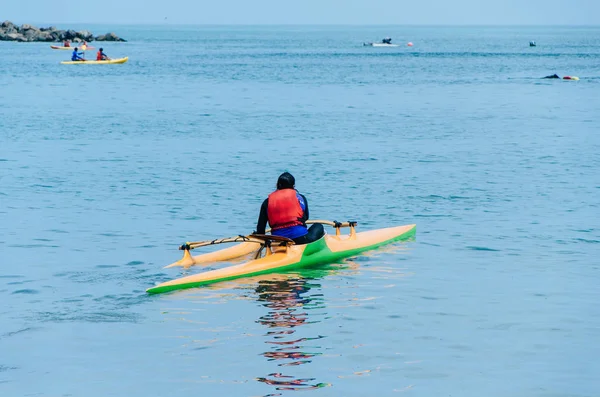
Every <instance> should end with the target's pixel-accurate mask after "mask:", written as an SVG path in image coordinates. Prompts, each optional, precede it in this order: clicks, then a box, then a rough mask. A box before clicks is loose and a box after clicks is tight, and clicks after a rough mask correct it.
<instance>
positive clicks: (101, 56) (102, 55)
mask: <svg viewBox="0 0 600 397" xmlns="http://www.w3.org/2000/svg"><path fill="white" fill-rule="evenodd" d="M109 59H110V58H109V57H108V55H106V54H105V53H104V50H103V49H102V48H100V50H98V53H97V54H96V61H108V60H109Z"/></svg>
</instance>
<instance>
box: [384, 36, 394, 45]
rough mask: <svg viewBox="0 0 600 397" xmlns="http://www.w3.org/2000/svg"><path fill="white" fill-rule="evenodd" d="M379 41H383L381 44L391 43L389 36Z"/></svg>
mask: <svg viewBox="0 0 600 397" xmlns="http://www.w3.org/2000/svg"><path fill="white" fill-rule="evenodd" d="M381 43H383V44H392V38H391V37H386V38H385V39H383V40H381Z"/></svg>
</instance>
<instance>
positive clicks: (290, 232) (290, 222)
mask: <svg viewBox="0 0 600 397" xmlns="http://www.w3.org/2000/svg"><path fill="white" fill-rule="evenodd" d="M308 217H309V211H308V201H307V200H306V197H305V196H304V195H302V194H300V193H298V192H297V191H296V190H295V179H294V177H293V176H292V174H290V173H289V172H284V173H283V174H281V175H280V176H279V179H278V180H277V190H275V191H274V192H273V193H271V194H270V195H269V197H268V198H267V199H266V200H265V201H264V202H263V204H262V206H261V208H260V215H259V217H258V223H257V226H256V231H257V233H259V234H264V233H265V228H266V224H267V222H268V223H269V225H270V226H271V234H273V235H276V236H282V237H287V238H290V239H292V240H294V242H296V244H307V243H309V242H312V241H315V240H317V239H319V238H321V237H322V236H323V234H324V230H323V225H320V224H315V225H312V226H311V227H310V229H307V228H306V223H305V222H306V221H307V220H308Z"/></svg>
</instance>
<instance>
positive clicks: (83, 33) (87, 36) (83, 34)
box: [77, 30, 94, 41]
mask: <svg viewBox="0 0 600 397" xmlns="http://www.w3.org/2000/svg"><path fill="white" fill-rule="evenodd" d="M77 37H79V38H80V39H81V40H85V41H92V40H94V35H93V34H92V33H91V32H89V31H87V30H80V31H79V32H77Z"/></svg>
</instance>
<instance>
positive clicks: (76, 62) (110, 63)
mask: <svg viewBox="0 0 600 397" xmlns="http://www.w3.org/2000/svg"><path fill="white" fill-rule="evenodd" d="M128 60H129V57H125V58H118V59H109V60H107V61H63V62H61V63H62V64H63V65H113V64H117V63H125V62H127V61H128Z"/></svg>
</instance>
